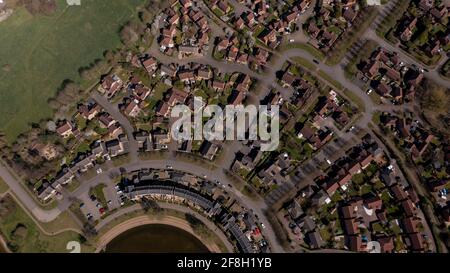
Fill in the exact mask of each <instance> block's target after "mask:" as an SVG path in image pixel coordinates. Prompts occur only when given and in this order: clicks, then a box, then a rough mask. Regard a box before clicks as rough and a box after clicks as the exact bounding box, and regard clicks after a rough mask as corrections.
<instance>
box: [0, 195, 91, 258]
mask: <svg viewBox="0 0 450 273" xmlns="http://www.w3.org/2000/svg"><path fill="white" fill-rule="evenodd" d="M3 200H7V201H4V203H3V204H2V209H1V213H2V217H3V218H2V221H0V233H1V234H2V236H3V237H4V238H5V239H6V240H7V241H8V242H9V244H10V247H11V246H12V248H13V249H12V250H13V251H14V252H22V253H40V252H49V253H53V252H60V253H67V252H69V251H68V250H67V249H66V245H67V243H68V242H70V241H79V238H80V237H79V234H77V233H75V232H73V231H64V232H62V233H59V234H58V235H55V236H49V235H46V234H44V233H43V232H42V230H41V229H40V228H39V227H38V226H37V225H36V223H35V222H34V221H33V220H32V219H31V218H30V217H29V216H28V214H27V213H26V212H25V211H24V210H23V209H22V208H21V207H20V206H19V205H18V204H17V203H16V202H15V201H14V200H13V199H12V198H11V197H9V196H8V197H6V199H3ZM5 204H6V205H5ZM5 207H7V208H5ZM18 227H20V232H17V230H18ZM81 250H82V252H91V251H92V247H90V246H87V245H84V244H83V245H82V248H81Z"/></svg>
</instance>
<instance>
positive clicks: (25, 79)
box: [0, 0, 142, 141]
mask: <svg viewBox="0 0 450 273" xmlns="http://www.w3.org/2000/svg"><path fill="white" fill-rule="evenodd" d="M82 2H83V4H82V5H81V6H70V7H69V6H68V5H67V3H66V0H57V4H58V8H57V10H56V12H55V13H54V14H53V15H51V16H41V15H36V16H32V15H31V14H29V13H28V12H27V11H26V10H25V8H18V9H17V10H15V11H14V13H13V14H12V15H11V16H10V17H9V18H8V19H7V20H5V21H3V22H1V23H0V33H2V42H1V43H0V66H1V67H2V68H4V67H8V69H2V71H1V73H0V130H2V131H4V132H5V133H6V134H7V137H8V140H9V141H13V140H14V139H15V138H16V136H17V135H18V134H20V133H21V132H24V131H25V130H26V129H27V125H28V124H29V123H30V122H36V121H39V120H40V119H43V118H48V117H50V116H51V114H52V112H51V109H50V108H49V107H48V105H47V99H48V98H50V97H52V96H54V95H55V93H56V91H57V89H58V88H59V87H60V86H61V83H62V82H63V81H64V80H65V79H71V80H73V81H76V82H80V77H79V75H78V69H79V68H80V67H83V66H86V65H88V64H90V63H92V62H93V61H94V60H95V59H98V58H102V56H103V52H104V51H105V50H106V49H113V48H117V47H119V46H120V45H121V43H120V39H119V34H118V31H119V29H120V26H121V25H123V24H124V23H125V22H127V21H128V20H129V19H130V18H131V17H133V16H137V12H136V7H137V6H139V5H140V4H142V1H139V0H123V1H109V0H83V1H82ZM80 83H81V82H80Z"/></svg>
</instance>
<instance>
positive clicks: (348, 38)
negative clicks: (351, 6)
mask: <svg viewBox="0 0 450 273" xmlns="http://www.w3.org/2000/svg"><path fill="white" fill-rule="evenodd" d="M377 15H378V12H377V9H376V8H374V7H366V8H364V9H361V10H360V12H359V14H358V16H357V17H356V19H355V21H354V22H353V24H352V25H353V26H352V27H350V28H349V29H348V30H347V31H346V32H345V33H344V34H342V35H341V37H340V38H339V39H338V40H337V41H336V42H335V43H334V44H333V46H332V47H331V50H330V51H329V52H328V56H327V63H329V64H332V65H335V64H338V63H339V62H340V61H341V59H342V58H343V57H344V55H345V54H346V53H347V52H348V49H349V48H350V47H351V46H352V45H353V44H354V43H355V42H356V41H357V40H358V39H359V38H360V37H361V35H362V34H363V33H364V31H365V30H366V29H367V28H368V27H369V26H370V24H371V23H372V21H373V20H374V19H375V17H376V16H377Z"/></svg>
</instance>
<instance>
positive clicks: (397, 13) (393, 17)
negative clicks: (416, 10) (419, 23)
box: [377, 0, 411, 37]
mask: <svg viewBox="0 0 450 273" xmlns="http://www.w3.org/2000/svg"><path fill="white" fill-rule="evenodd" d="M410 3H411V0H398V1H397V2H396V5H395V6H394V8H393V9H392V10H391V11H390V12H389V14H386V15H385V16H384V18H383V21H381V22H380V24H379V25H378V28H377V33H378V34H379V35H380V36H383V37H384V36H385V35H386V34H387V33H388V32H389V31H390V30H391V29H392V28H393V27H394V26H395V25H396V24H397V21H398V20H400V18H402V16H403V14H404V13H405V12H406V10H407V9H408V7H409V4H410Z"/></svg>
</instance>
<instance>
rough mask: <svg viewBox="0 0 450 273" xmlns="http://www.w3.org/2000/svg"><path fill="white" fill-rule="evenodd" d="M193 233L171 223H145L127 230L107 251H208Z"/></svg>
mask: <svg viewBox="0 0 450 273" xmlns="http://www.w3.org/2000/svg"><path fill="white" fill-rule="evenodd" d="M208 252H209V250H208V248H207V247H206V246H205V245H204V244H203V243H202V242H201V241H200V240H199V239H197V237H195V236H194V235H192V234H191V233H189V232H187V231H185V230H183V229H180V228H177V227H174V226H170V225H162V224H151V225H143V226H139V227H135V228H132V229H130V230H127V231H125V232H124V233H122V234H120V235H118V236H117V237H116V238H114V239H113V240H112V241H111V242H110V243H109V244H108V245H107V246H106V253H208Z"/></svg>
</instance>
